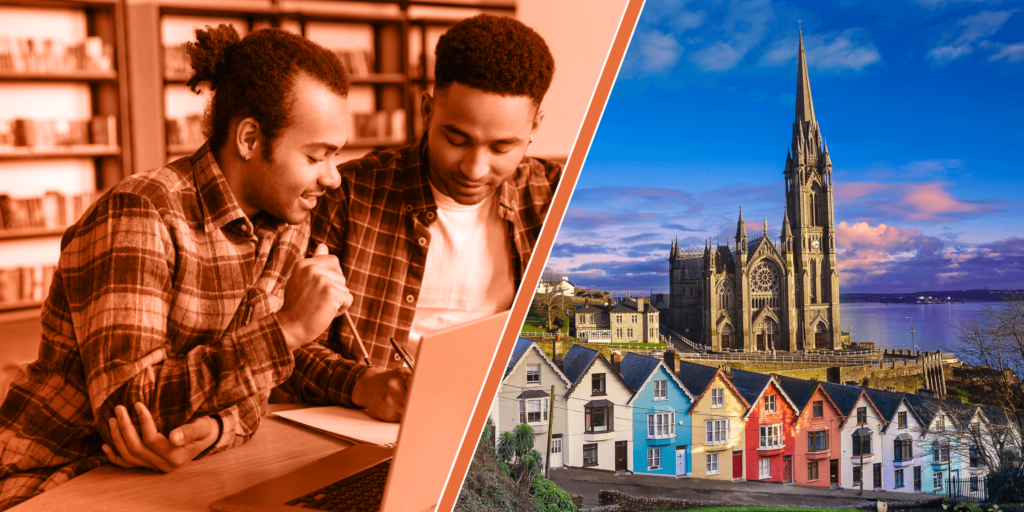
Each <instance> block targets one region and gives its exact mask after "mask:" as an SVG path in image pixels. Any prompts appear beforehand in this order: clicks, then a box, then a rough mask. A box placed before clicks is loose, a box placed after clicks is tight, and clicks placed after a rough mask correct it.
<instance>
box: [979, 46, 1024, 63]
mask: <svg viewBox="0 0 1024 512" xmlns="http://www.w3.org/2000/svg"><path fill="white" fill-rule="evenodd" d="M1002 59H1006V60H1007V62H1020V61H1022V60H1024V43H1016V44H1007V45H1001V50H999V53H996V54H993V55H992V56H991V57H989V58H988V60H990V61H993V62H994V61H997V60H1002Z"/></svg>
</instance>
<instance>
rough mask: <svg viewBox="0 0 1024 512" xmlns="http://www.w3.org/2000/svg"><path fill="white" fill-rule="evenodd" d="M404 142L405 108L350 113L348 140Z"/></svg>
mask: <svg viewBox="0 0 1024 512" xmlns="http://www.w3.org/2000/svg"><path fill="white" fill-rule="evenodd" d="M359 141H381V142H385V143H394V144H401V143H403V142H405V109H400V108H399V109H395V110H391V111H386V110H379V111H377V112H367V113H354V114H352V138H351V139H349V142H355V143H358V142H359Z"/></svg>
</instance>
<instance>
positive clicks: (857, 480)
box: [853, 466, 861, 485]
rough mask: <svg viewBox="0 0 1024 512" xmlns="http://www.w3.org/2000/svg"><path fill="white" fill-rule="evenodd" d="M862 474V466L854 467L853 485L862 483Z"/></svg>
mask: <svg viewBox="0 0 1024 512" xmlns="http://www.w3.org/2000/svg"><path fill="white" fill-rule="evenodd" d="M860 473H861V472H860V466H854V467H853V485H857V484H859V483H860V480H861V478H860Z"/></svg>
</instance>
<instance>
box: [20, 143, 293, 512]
mask: <svg viewBox="0 0 1024 512" xmlns="http://www.w3.org/2000/svg"><path fill="white" fill-rule="evenodd" d="M308 230H309V224H308V222H306V223H303V224H301V225H298V226H289V225H287V224H285V223H283V222H280V221H278V220H276V219H273V218H272V217H270V216H268V215H266V214H263V213H261V214H258V215H256V216H254V222H253V221H250V219H248V218H247V217H246V216H245V214H243V213H242V210H241V209H240V208H239V206H238V203H236V202H235V199H234V196H233V195H232V193H231V190H230V189H229V188H228V184H227V181H226V180H225V179H224V176H223V175H222V174H221V171H220V169H219V168H218V166H217V163H216V162H215V161H214V159H213V155H212V153H211V152H210V150H209V148H208V147H207V146H206V145H204V146H203V147H202V148H201V149H199V151H197V152H196V153H195V154H194V155H192V156H191V157H188V158H183V159H180V160H177V161H175V162H173V163H171V164H169V165H168V166H166V167H163V168H161V169H158V170H156V171H154V172H150V173H145V174H136V175H134V176H131V177H129V178H126V179H124V180H123V181H121V182H120V183H119V184H118V185H117V186H116V187H114V189H113V190H111V191H110V192H108V193H106V194H104V195H103V196H102V197H101V198H100V199H98V200H97V201H96V203H95V204H94V205H93V206H92V207H90V209H89V210H88V211H87V212H86V213H85V215H84V216H83V217H82V219H81V220H79V221H78V222H77V223H76V224H75V225H74V226H72V227H71V228H69V229H68V230H67V232H65V234H64V238H63V240H62V241H61V255H60V261H59V264H58V268H57V271H56V272H55V274H54V278H53V285H52V287H51V288H50V292H49V296H48V297H47V300H46V303H45V305H44V306H43V312H42V326H43V334H42V343H41V346H40V350H39V359H38V360H37V361H36V362H34V363H32V364H31V365H28V366H27V368H26V367H23V368H22V369H21V370H20V371H19V372H18V374H17V376H16V377H15V378H14V380H13V381H12V383H11V389H10V393H9V394H8V396H7V399H6V400H5V401H4V403H3V405H2V406H0V509H4V508H7V507H10V506H13V505H15V504H16V503H19V502H21V501H24V500H26V499H28V498H30V497H32V496H34V495H36V494H38V493H40V492H43V491H45V490H47V489H49V488H51V487H53V486H55V485H58V484H60V483H63V482H65V481H67V480H68V479H70V478H74V477H75V476H78V475H80V474H82V473H84V472H86V471H88V470H90V469H92V468H95V467H96V466H99V465H100V464H103V463H105V462H106V461H107V459H106V456H104V455H103V453H102V451H101V450H100V445H101V444H103V443H104V442H106V443H108V444H111V441H110V439H111V438H110V432H109V427H108V424H107V420H108V419H109V418H111V417H113V416H114V406H116V405H124V406H126V407H128V410H129V411H132V413H131V414H132V415H133V416H134V410H133V408H132V407H131V405H132V404H134V403H135V402H142V403H144V404H146V406H147V407H148V408H149V410H150V411H152V413H153V418H154V420H155V421H156V425H157V428H158V429H159V430H160V431H161V432H163V433H164V434H165V435H166V434H167V433H168V432H169V431H170V430H172V429H174V428H175V427H178V426H179V425H182V424H185V423H187V422H189V421H191V420H192V419H194V418H196V417H200V416H204V415H211V414H219V416H220V419H221V424H222V426H223V429H222V432H221V436H220V438H219V439H218V441H217V442H216V444H215V445H214V446H213V447H211V449H209V450H208V451H207V452H206V453H213V452H217V451H220V450H224V449H226V448H229V447H231V446H235V445H238V444H241V443H243V442H245V441H246V440H248V439H249V437H250V436H252V434H253V432H254V431H255V430H256V428H257V427H258V426H259V423H260V417H261V416H262V415H263V412H264V410H265V408H266V402H267V397H268V396H269V393H270V390H271V389H272V388H273V387H274V386H275V385H277V384H280V383H281V382H283V381H284V380H285V379H286V378H287V376H288V375H289V374H290V373H291V370H292V366H293V360H292V357H291V354H290V353H289V351H288V349H287V347H286V345H285V342H284V336H283V334H282V332H281V327H280V324H279V322H278V320H277V315H276V311H277V310H278V309H279V308H280V307H281V304H282V302H283V294H284V284H285V283H286V279H287V276H288V275H289V273H290V271H291V268H292V265H293V264H294V263H295V261H296V260H297V258H299V257H301V255H302V249H304V248H305V244H306V243H307V242H306V241H307V237H308ZM136 426H137V421H136ZM111 446H113V445H112V444H111Z"/></svg>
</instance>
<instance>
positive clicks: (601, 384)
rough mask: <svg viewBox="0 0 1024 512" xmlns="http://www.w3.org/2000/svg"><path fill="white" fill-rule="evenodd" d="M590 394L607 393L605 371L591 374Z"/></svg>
mask: <svg viewBox="0 0 1024 512" xmlns="http://www.w3.org/2000/svg"><path fill="white" fill-rule="evenodd" d="M590 394H592V395H603V394H605V378H604V374H603V373H595V374H593V375H591V376H590Z"/></svg>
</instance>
